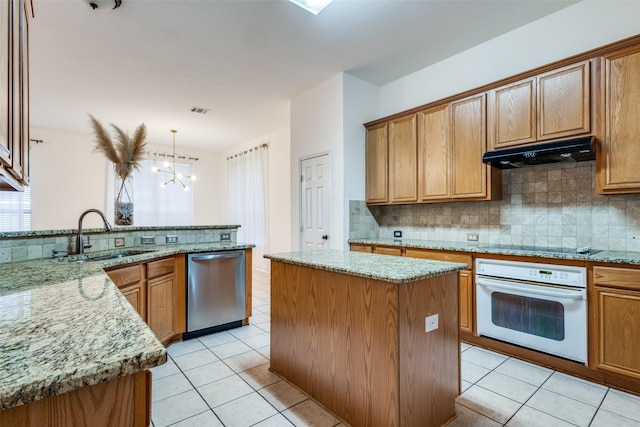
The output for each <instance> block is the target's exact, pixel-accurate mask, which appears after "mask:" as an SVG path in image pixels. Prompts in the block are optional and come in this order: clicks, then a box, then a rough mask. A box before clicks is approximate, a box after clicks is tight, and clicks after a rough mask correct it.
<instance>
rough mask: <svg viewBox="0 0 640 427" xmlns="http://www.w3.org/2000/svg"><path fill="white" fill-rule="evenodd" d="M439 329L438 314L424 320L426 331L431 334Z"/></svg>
mask: <svg viewBox="0 0 640 427" xmlns="http://www.w3.org/2000/svg"><path fill="white" fill-rule="evenodd" d="M436 329H438V314H432V315H431V316H427V317H425V318H424V331H425V332H431V331H435V330H436Z"/></svg>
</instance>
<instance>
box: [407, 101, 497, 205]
mask: <svg viewBox="0 0 640 427" xmlns="http://www.w3.org/2000/svg"><path fill="white" fill-rule="evenodd" d="M485 105H486V102H485V95H484V94H479V95H474V96H471V97H468V98H464V99H461V100H458V101H454V102H451V103H449V104H446V105H441V106H438V107H435V108H431V109H428V110H425V111H421V112H419V113H418V153H419V156H418V183H419V184H418V189H419V194H420V198H419V201H420V202H435V201H448V200H459V199H464V200H490V199H495V198H498V197H499V196H500V185H496V184H499V183H500V171H497V170H496V171H492V170H491V168H490V167H489V166H487V165H485V164H484V163H482V155H483V154H484V153H485V152H486V151H487V139H486V107H485ZM492 174H493V176H492ZM494 181H495V182H494Z"/></svg>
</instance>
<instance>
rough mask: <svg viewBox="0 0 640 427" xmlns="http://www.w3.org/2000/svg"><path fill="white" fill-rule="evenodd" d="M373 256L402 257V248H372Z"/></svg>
mask: <svg viewBox="0 0 640 427" xmlns="http://www.w3.org/2000/svg"><path fill="white" fill-rule="evenodd" d="M373 253H374V254H381V255H395V256H402V248H386V247H384V246H374V248H373Z"/></svg>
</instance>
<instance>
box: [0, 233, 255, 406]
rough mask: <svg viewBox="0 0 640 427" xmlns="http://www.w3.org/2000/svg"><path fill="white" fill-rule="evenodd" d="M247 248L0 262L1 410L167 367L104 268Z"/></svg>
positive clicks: (208, 246) (196, 247)
mask: <svg viewBox="0 0 640 427" xmlns="http://www.w3.org/2000/svg"><path fill="white" fill-rule="evenodd" d="M250 247H253V245H245V244H235V243H225V244H220V243H204V244H192V245H172V246H162V247H152V248H149V247H145V248H144V249H147V250H148V249H157V250H155V251H153V252H147V253H144V254H140V255H134V256H127V257H123V258H119V259H115V260H109V261H104V262H98V261H95V262H85V263H77V262H72V261H61V260H58V259H43V260H36V261H26V262H19V263H13V264H0V278H1V279H0V409H7V408H11V407H14V406H18V405H22V404H25V403H28V402H32V401H35V400H38V399H42V398H45V397H48V396H53V395H56V394H61V393H65V392H68V391H71V390H75V389H78V388H80V387H85V386H88V385H93V384H97V383H100V382H103V381H108V380H111V379H115V378H118V377H121V376H124V375H129V374H133V373H135V372H139V371H143V370H147V369H150V368H152V367H154V366H157V365H161V364H163V363H165V362H166V358H167V355H166V349H165V348H164V346H163V345H162V344H161V343H160V342H159V341H158V340H157V338H156V337H155V335H154V334H153V332H152V331H151V330H150V329H149V327H148V326H147V325H146V324H145V323H144V321H143V320H142V319H141V318H140V316H139V315H138V313H137V312H136V311H135V310H134V309H133V307H131V305H130V304H129V303H128V302H127V300H126V299H125V298H124V297H123V296H122V294H121V293H120V291H119V290H118V288H117V286H116V285H115V284H114V283H113V282H111V280H109V278H108V277H107V275H106V274H105V273H104V268H107V267H112V266H116V265H122V264H129V263H132V262H138V261H144V260H149V259H153V258H157V257H162V256H168V255H173V254H176V253H189V252H209V251H223V250H233V249H246V248H250ZM126 249H127V250H128V249H131V248H126Z"/></svg>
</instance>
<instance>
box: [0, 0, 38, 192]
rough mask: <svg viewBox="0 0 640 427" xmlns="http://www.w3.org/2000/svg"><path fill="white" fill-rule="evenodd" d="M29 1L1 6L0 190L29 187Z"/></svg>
mask: <svg viewBox="0 0 640 427" xmlns="http://www.w3.org/2000/svg"><path fill="white" fill-rule="evenodd" d="M30 16H33V9H32V4H31V0H11V1H8V2H2V4H1V5H0V29H1V30H0V38H1V40H0V62H1V63H0V66H2V67H3V70H4V72H3V73H1V74H0V190H23V188H24V187H23V186H24V185H28V184H29V46H28V42H29V36H28V24H29V22H28V18H29V17H30Z"/></svg>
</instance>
